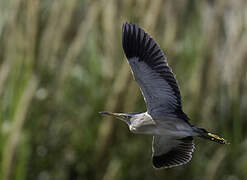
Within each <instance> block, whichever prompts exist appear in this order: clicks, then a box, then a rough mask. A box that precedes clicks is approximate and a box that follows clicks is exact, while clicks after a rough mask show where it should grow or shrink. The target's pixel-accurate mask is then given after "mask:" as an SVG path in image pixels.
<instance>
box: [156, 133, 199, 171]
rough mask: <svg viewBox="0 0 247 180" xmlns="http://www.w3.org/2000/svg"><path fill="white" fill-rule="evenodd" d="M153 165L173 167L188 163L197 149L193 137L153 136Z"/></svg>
mask: <svg viewBox="0 0 247 180" xmlns="http://www.w3.org/2000/svg"><path fill="white" fill-rule="evenodd" d="M152 149H153V157H152V161H153V166H154V167H155V168H171V167H174V166H179V165H183V164H186V163H188V162H189V161H190V160H191V158H192V152H193V151H194V149H195V146H194V144H193V137H191V136H188V137H186V138H183V139H179V140H178V139H171V138H169V137H167V136H154V137H153V148H152Z"/></svg>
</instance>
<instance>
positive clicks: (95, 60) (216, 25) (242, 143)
mask: <svg viewBox="0 0 247 180" xmlns="http://www.w3.org/2000/svg"><path fill="white" fill-rule="evenodd" d="M246 9H247V2H246V1H245V0H238V1H230V0H226V1H196V0H191V1H189V0H187V1H186V0H185V1H181V0H167V1H162V0H156V1H148V0H136V1H131V0H126V1H114V0H101V1H97V0H93V1H89V0H84V1H79V0H71V1H67V0H59V1H49V0H42V1H40V0H10V1H0V15H1V16H0V98H1V101H0V124H1V126H0V128H1V131H0V153H1V156H0V164H1V169H0V177H1V179H3V180H8V179H16V180H20V179H21V180H22V179H127V178H130V179H165V178H168V177H169V179H179V178H180V179H199V178H203V179H247V166H246V163H245V162H246V155H247V154H246V147H247V146H246V132H247V129H246V127H247V123H246V118H247V112H246V109H247V103H246V102H247V70H246V67H247V61H246V59H247V49H246V47H247V31H246V29H247V22H246V20H247V17H246ZM125 21H131V22H135V23H137V24H139V25H140V26H141V27H143V28H144V29H145V30H146V31H148V32H149V34H151V35H152V37H153V38H154V39H155V40H156V41H157V42H158V43H159V44H160V45H161V48H162V49H163V50H164V52H165V54H166V56H167V59H168V63H169V65H170V66H171V67H172V69H173V72H175V74H176V75H177V76H176V77H177V79H178V81H179V85H180V90H181V93H182V96H183V106H184V111H185V112H186V113H187V114H188V116H189V117H190V118H191V121H192V123H196V124H198V125H200V126H203V127H205V128H207V129H211V130H212V131H215V132H217V133H219V134H220V135H222V136H224V137H225V138H226V139H227V140H229V141H230V143H231V144H230V145H229V146H227V147H221V146H220V145H216V144H213V143H210V142H205V141H200V142H197V141H196V144H197V149H198V151H196V152H195V153H194V156H193V159H192V161H191V162H190V163H189V164H188V165H186V166H183V167H178V168H174V169H171V170H162V171H155V170H153V169H152V167H151V159H150V155H151V148H150V145H151V137H148V136H147V137H146V138H142V137H139V136H133V135H132V134H130V133H129V132H128V129H127V128H126V126H124V124H122V123H121V122H119V121H117V120H115V119H108V118H105V117H101V116H100V115H99V114H98V111H102V110H108V111H116V112H124V111H143V110H144V109H145V105H144V102H143V99H142V96H141V94H140V91H139V89H138V86H137V85H136V83H135V82H134V81H133V78H132V75H131V72H130V69H129V66H128V64H127V62H126V60H125V57H124V56H123V51H122V47H121V25H122V23H123V22H125Z"/></svg>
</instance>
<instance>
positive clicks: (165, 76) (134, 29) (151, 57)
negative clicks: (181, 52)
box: [122, 23, 189, 120]
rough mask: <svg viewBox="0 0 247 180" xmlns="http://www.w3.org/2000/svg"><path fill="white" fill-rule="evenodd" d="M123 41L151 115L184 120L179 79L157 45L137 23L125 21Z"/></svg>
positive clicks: (185, 117)
mask: <svg viewBox="0 0 247 180" xmlns="http://www.w3.org/2000/svg"><path fill="white" fill-rule="evenodd" d="M122 44H123V49H124V52H125V55H126V57H127V59H128V62H129V64H130V66H131V70H132V73H133V75H134V78H135V80H136V81H137V83H138V84H139V86H140V88H141V91H142V94H143V96H144V99H145V101H146V106H147V109H148V112H149V114H150V115H151V116H153V117H157V116H163V115H168V116H171V117H179V118H183V119H185V120H188V119H189V118H188V117H187V116H186V114H185V113H183V111H182V104H181V95H180V91H179V87H178V83H177V80H176V79H175V76H174V74H173V72H172V70H171V68H170V67H169V66H168V64H167V60H166V57H165V55H164V53H163V51H162V50H161V49H160V47H159V46H158V44H157V43H156V42H155V41H154V39H153V38H151V37H150V36H149V35H148V34H147V33H146V32H145V31H144V30H143V29H141V28H139V27H138V26H137V25H136V24H134V23H125V24H123V29H122Z"/></svg>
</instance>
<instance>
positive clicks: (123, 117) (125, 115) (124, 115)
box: [99, 112, 134, 124]
mask: <svg viewBox="0 0 247 180" xmlns="http://www.w3.org/2000/svg"><path fill="white" fill-rule="evenodd" d="M99 113H100V114H103V115H108V116H111V117H114V118H117V119H120V120H122V121H124V122H126V123H127V124H130V119H131V118H133V116H134V115H132V114H131V113H112V112H99Z"/></svg>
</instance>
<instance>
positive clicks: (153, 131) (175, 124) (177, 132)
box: [130, 118, 196, 138]
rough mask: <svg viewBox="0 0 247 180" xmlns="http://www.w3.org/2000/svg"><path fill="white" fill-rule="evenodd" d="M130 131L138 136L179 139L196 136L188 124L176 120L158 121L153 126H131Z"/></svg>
mask: <svg viewBox="0 0 247 180" xmlns="http://www.w3.org/2000/svg"><path fill="white" fill-rule="evenodd" d="M130 130H131V131H132V132H133V133H137V134H150V135H162V136H172V137H177V138H183V137H187V136H195V135H196V134H195V133H194V131H193V129H192V128H191V126H190V125H189V124H188V123H186V122H185V121H183V120H181V119H175V118H172V119H171V118H169V119H165V120H161V121H156V123H155V124H152V125H144V126H137V127H136V126H130Z"/></svg>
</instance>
